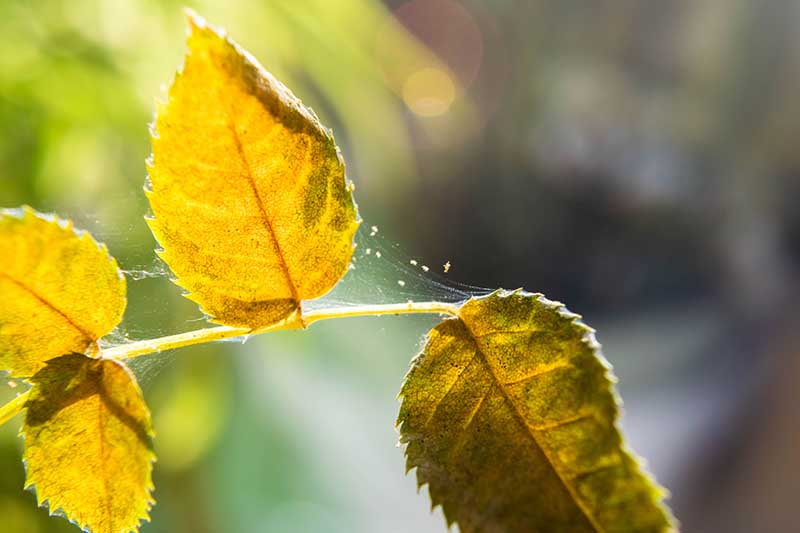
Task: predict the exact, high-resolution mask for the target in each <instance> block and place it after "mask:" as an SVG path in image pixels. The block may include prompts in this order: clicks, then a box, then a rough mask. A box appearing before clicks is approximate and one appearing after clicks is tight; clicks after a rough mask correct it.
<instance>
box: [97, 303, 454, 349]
mask: <svg viewBox="0 0 800 533" xmlns="http://www.w3.org/2000/svg"><path fill="white" fill-rule="evenodd" d="M414 313H429V314H431V313H432V314H440V315H452V316H456V315H457V314H458V306H457V305H455V304H447V303H442V302H408V303H404V304H382V305H358V306H349V307H334V308H330V309H318V310H315V311H309V312H307V313H303V315H302V320H301V319H300V318H299V317H298V316H297V315H293V316H291V317H289V318H287V319H284V320H282V321H280V322H277V323H275V324H272V325H271V326H267V327H266V328H263V329H260V330H256V331H253V330H250V329H245V328H232V327H230V326H219V327H216V328H203V329H199V330H196V331H189V332H187V333H179V334H177V335H170V336H168V337H161V338H158V339H148V340H144V341H137V342H131V343H129V344H122V345H119V346H114V347H112V348H107V349H105V350H103V357H107V358H109V359H131V358H133V357H139V356H141V355H147V354H151V353H158V352H163V351H166V350H173V349H175V348H182V347H184V346H192V345H194V344H203V343H206V342H214V341H219V340H224V339H232V338H235V337H245V336H249V335H258V334H261V333H267V332H269V331H280V330H288V329H302V328H303V324H305V325H311V324H313V323H314V322H318V321H320V320H329V319H332V318H350V317H359V316H379V315H402V314H414Z"/></svg>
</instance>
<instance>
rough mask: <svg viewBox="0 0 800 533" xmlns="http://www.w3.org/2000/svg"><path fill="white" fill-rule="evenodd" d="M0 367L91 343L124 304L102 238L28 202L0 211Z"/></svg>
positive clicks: (27, 371) (120, 280)
mask: <svg viewBox="0 0 800 533" xmlns="http://www.w3.org/2000/svg"><path fill="white" fill-rule="evenodd" d="M0 258H1V259H0V371H2V370H8V371H9V373H10V374H11V375H12V376H14V377H30V376H32V375H33V374H34V373H36V371H37V370H39V369H40V368H42V366H43V365H44V362H45V361H47V360H48V359H52V358H53V357H58V356H60V355H63V354H65V353H69V352H81V353H82V352H84V351H87V350H89V349H91V350H92V351H96V350H97V344H96V341H97V339H99V338H100V337H102V336H104V335H106V334H107V333H109V332H110V331H111V330H112V329H114V327H115V326H116V325H117V324H118V323H119V321H120V320H121V318H122V314H123V312H124V311H125V304H126V299H125V278H124V276H123V275H122V273H121V272H120V270H119V268H118V267H117V263H116V261H115V260H114V259H113V258H112V257H111V256H110V255H109V254H108V250H107V249H106V247H105V246H101V245H98V244H97V243H96V242H95V241H94V240H93V239H92V237H91V236H90V235H89V234H88V233H83V232H76V231H75V230H74V229H73V227H72V223H71V222H66V221H62V220H58V219H56V218H53V217H50V216H46V215H42V214H39V213H36V212H35V211H33V210H32V209H31V208H29V207H25V208H23V209H21V210H2V211H0Z"/></svg>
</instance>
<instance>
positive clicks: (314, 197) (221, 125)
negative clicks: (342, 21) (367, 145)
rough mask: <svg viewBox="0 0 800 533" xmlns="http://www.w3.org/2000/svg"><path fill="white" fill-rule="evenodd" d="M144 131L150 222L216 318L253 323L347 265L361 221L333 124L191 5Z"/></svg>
mask: <svg viewBox="0 0 800 533" xmlns="http://www.w3.org/2000/svg"><path fill="white" fill-rule="evenodd" d="M189 21H190V29H191V31H190V35H189V40H188V46H189V53H188V54H187V56H186V59H185V62H184V67H183V70H182V72H181V73H180V74H178V75H177V76H176V78H175V81H174V82H173V84H172V86H171V88H170V92H169V98H168V101H167V103H166V104H164V105H162V106H160V108H159V111H158V113H157V117H156V123H155V131H154V134H153V135H152V147H153V156H152V160H151V163H150V165H149V179H150V187H151V189H152V190H151V191H149V192H148V199H149V200H150V205H151V207H152V210H153V214H154V218H153V219H151V220H150V221H149V223H150V227H151V229H152V231H153V233H154V235H155V236H156V238H157V240H158V241H159V242H160V244H161V246H162V247H163V248H164V251H163V252H162V257H163V259H164V260H165V261H166V262H167V264H169V265H170V268H172V270H173V271H174V272H175V274H176V275H177V283H178V284H179V285H180V286H181V287H183V288H185V289H187V291H189V298H190V299H192V300H194V301H195V302H197V303H198V304H200V306H201V308H202V309H203V310H204V312H206V313H207V314H209V315H211V316H212V317H213V319H214V321H215V322H219V323H223V324H227V325H231V326H237V327H249V328H252V329H258V328H260V327H265V326H268V325H270V324H272V323H274V322H277V321H278V320H281V319H284V318H287V317H288V316H290V315H292V314H293V313H296V312H298V311H299V308H300V302H301V301H302V300H305V299H310V298H315V297H317V296H321V295H322V294H324V293H325V292H327V291H328V290H330V289H331V288H332V287H333V285H334V284H335V283H336V282H338V280H339V279H340V278H341V277H342V276H343V275H344V273H345V272H346V270H347V268H348V265H349V261H350V256H351V255H352V251H353V243H352V241H353V236H354V234H355V230H356V228H357V226H358V217H357V214H356V208H355V203H354V202H353V199H352V195H351V186H350V185H349V184H348V182H347V181H346V179H345V175H344V164H343V162H342V160H341V157H340V155H339V152H338V148H337V147H336V145H335V143H334V140H333V136H332V135H331V133H330V131H328V130H327V129H326V128H325V127H324V126H322V125H321V124H320V123H319V120H318V119H317V117H316V116H315V115H314V113H313V112H312V111H311V110H310V109H307V108H306V107H305V106H303V104H302V103H301V102H300V100H298V99H297V98H296V97H295V96H294V95H293V94H292V93H291V92H290V91H289V90H288V89H287V88H286V87H285V86H283V85H282V84H281V83H280V82H279V81H278V80H276V79H275V78H274V77H273V76H272V75H271V74H269V73H268V72H267V71H266V70H265V69H264V68H263V67H262V66H261V65H259V64H258V62H257V61H256V60H255V59H253V58H252V56H250V55H249V54H248V53H247V52H245V51H244V50H242V49H241V48H240V47H239V46H238V45H236V44H235V43H234V42H233V41H232V40H230V39H228V38H227V37H225V35H224V34H223V33H222V32H221V31H219V30H217V29H215V28H213V27H211V26H209V25H208V24H206V23H205V21H203V20H202V19H201V18H200V17H198V16H196V15H193V14H190V15H189Z"/></svg>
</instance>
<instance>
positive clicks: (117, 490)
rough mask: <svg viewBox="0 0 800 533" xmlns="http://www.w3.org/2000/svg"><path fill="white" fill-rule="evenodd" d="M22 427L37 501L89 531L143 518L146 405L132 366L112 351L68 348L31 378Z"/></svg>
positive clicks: (115, 531) (119, 528)
mask: <svg viewBox="0 0 800 533" xmlns="http://www.w3.org/2000/svg"><path fill="white" fill-rule="evenodd" d="M32 381H33V384H34V386H33V388H32V389H31V397H30V400H29V401H28V404H27V410H26V413H25V420H24V423H23V426H22V431H21V433H22V435H23V436H24V438H25V451H24V454H23V460H24V461H25V465H26V480H25V488H35V489H36V498H37V502H38V504H39V506H41V507H43V506H47V507H49V509H50V513H51V514H54V513H56V512H59V511H60V512H63V513H64V514H65V515H66V517H67V518H68V519H69V520H70V521H72V522H73V523H75V524H77V525H78V526H79V527H81V528H82V529H85V530H91V531H93V532H94V533H127V532H128V531H136V530H138V527H139V524H140V521H142V520H149V510H150V508H151V507H152V505H153V503H154V500H153V499H152V497H151V492H152V490H153V482H152V477H151V472H152V463H153V462H154V461H155V454H154V453H153V450H152V437H153V430H152V424H151V421H150V413H149V411H148V409H147V406H146V404H145V403H144V399H143V397H142V393H141V390H140V389H139V386H138V385H137V384H136V381H135V379H134V377H133V374H132V373H131V372H130V371H129V370H128V369H127V367H126V366H125V365H124V364H122V363H120V362H118V361H114V360H110V359H92V358H90V357H86V356H85V355H82V354H68V355H65V356H62V357H58V358H55V359H52V360H50V361H48V363H47V365H46V366H45V367H44V368H43V369H42V370H40V371H39V372H38V373H37V374H36V375H35V376H34V377H33V378H32Z"/></svg>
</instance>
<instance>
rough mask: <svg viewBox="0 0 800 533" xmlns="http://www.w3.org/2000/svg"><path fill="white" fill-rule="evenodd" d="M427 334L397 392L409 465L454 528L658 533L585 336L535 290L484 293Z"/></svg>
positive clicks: (649, 484) (646, 481) (650, 494)
mask: <svg viewBox="0 0 800 533" xmlns="http://www.w3.org/2000/svg"><path fill="white" fill-rule="evenodd" d="M459 315H460V317H459V318H457V319H451V320H447V321H445V322H443V323H442V324H440V325H439V326H437V327H436V328H434V329H433V331H431V333H430V335H429V341H428V344H427V345H426V347H425V349H424V350H423V352H422V353H421V354H420V356H419V357H418V358H417V359H416V360H415V362H414V364H413V366H412V369H411V370H410V371H409V374H408V376H407V379H406V382H405V383H404V386H403V389H402V391H401V397H402V398H403V403H402V406H401V411H400V416H399V418H398V424H400V426H401V440H402V442H404V443H406V444H407V447H406V457H407V465H408V469H409V470H410V469H412V468H416V469H417V478H418V481H419V483H420V485H422V484H426V483H427V484H428V485H429V492H430V495H431V499H432V501H433V503H434V505H442V507H443V510H444V513H445V516H446V518H447V520H448V523H452V522H455V521H457V522H458V523H459V526H460V528H461V531H463V532H464V533H469V532H476V531H507V532H512V533H513V532H516V531H520V532H522V531H667V530H669V529H670V528H673V527H675V526H674V523H673V521H672V518H671V517H670V515H669V512H668V510H666V508H664V507H663V506H662V504H661V503H660V499H661V497H662V496H663V490H662V489H660V488H659V487H657V486H656V485H655V484H654V482H653V481H652V480H651V479H650V478H649V477H648V475H647V474H645V473H644V472H643V471H642V470H641V468H640V466H639V465H638V463H637V461H636V459H635V458H634V457H633V456H632V455H631V453H630V452H629V450H627V448H626V447H625V445H624V443H623V440H622V436H621V433H620V431H619V429H618V427H617V418H618V415H619V413H618V408H617V404H618V398H617V397H616V395H615V394H614V392H613V389H612V387H611V385H612V383H613V377H612V376H611V375H610V372H609V371H610V367H609V366H608V364H607V363H606V362H605V360H604V359H602V356H601V355H600V352H599V345H598V344H597V343H596V341H595V340H594V336H593V334H592V330H591V329H590V328H588V327H586V326H585V325H583V324H582V323H580V322H579V321H578V320H577V319H578V318H579V317H577V315H572V314H570V313H568V312H566V311H565V310H564V309H563V306H560V305H559V304H555V303H553V302H549V301H547V300H545V299H544V298H542V297H541V295H531V294H526V293H522V292H515V293H494V294H492V295H489V296H487V297H484V298H477V299H472V300H470V301H469V302H468V303H466V304H465V305H464V306H463V307H462V309H461V311H460V313H459Z"/></svg>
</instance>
